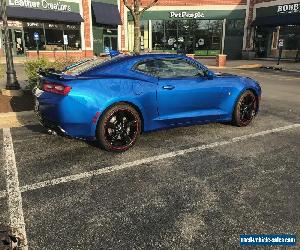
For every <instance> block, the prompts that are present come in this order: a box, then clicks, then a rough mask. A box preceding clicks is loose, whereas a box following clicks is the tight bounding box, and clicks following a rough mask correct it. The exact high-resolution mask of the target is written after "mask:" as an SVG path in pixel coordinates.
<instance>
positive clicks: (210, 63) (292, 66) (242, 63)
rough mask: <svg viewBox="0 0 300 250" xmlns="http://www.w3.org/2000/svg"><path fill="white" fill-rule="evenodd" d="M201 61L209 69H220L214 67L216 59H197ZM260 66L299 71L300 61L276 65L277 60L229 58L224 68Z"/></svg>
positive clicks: (282, 62) (281, 62) (283, 62)
mask: <svg viewBox="0 0 300 250" xmlns="http://www.w3.org/2000/svg"><path fill="white" fill-rule="evenodd" d="M198 61H200V62H201V63H203V64H204V65H206V66H207V67H208V68H211V69H220V68H219V67H216V59H215V58H211V59H199V60H198ZM260 67H275V68H281V69H282V70H283V71H291V72H300V62H294V61H280V64H279V65H277V60H270V59H268V60H260V59H256V60H229V61H227V65H226V67H225V68H228V69H230V68H260Z"/></svg>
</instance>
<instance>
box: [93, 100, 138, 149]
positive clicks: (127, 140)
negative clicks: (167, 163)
mask: <svg viewBox="0 0 300 250" xmlns="http://www.w3.org/2000/svg"><path fill="white" fill-rule="evenodd" d="M140 133H141V119H140V116H139V113H138V112H137V111H136V110H135V109H134V108H133V107H132V106H130V105H128V104H126V103H124V104H123V103H122V104H117V105H115V106H113V107H111V108H110V109H108V110H107V111H106V112H105V113H104V114H103V117H102V119H101V120H100V121H99V123H98V127H97V139H98V141H99V143H100V146H101V147H102V148H104V149H105V150H108V151H114V152H123V151H126V150H128V149H129V148H130V147H132V146H133V145H134V144H135V143H136V141H137V138H138V136H139V134H140Z"/></svg>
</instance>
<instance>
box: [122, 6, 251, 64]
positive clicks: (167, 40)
mask: <svg viewBox="0 0 300 250" xmlns="http://www.w3.org/2000/svg"><path fill="white" fill-rule="evenodd" d="M174 4H176V5H174ZM246 7H247V6H246V2H245V1H240V0H236V1H234V0H230V1H228V0H227V1H216V0H212V1H196V0H194V1H189V2H186V1H167V0H161V1H158V3H157V5H155V6H153V7H152V8H151V9H149V10H147V11H146V12H145V13H144V14H143V16H142V25H141V44H142V49H143V50H144V51H151V52H171V53H172V52H174V53H177V52H184V53H191V54H195V55H197V56H216V55H217V54H220V53H225V54H227V55H228V57H229V58H231V59H239V58H241V56H242V49H243V36H244V26H245V18H246ZM123 12H124V14H123ZM123 12H122V8H121V14H123V15H122V18H123V23H124V24H125V25H123V26H122V29H124V30H122V47H124V49H128V50H129V51H131V50H132V49H133V38H134V37H133V32H134V28H133V21H132V17H131V14H130V12H129V11H128V10H127V9H126V7H125V8H124V10H123Z"/></svg>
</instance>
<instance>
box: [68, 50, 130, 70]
mask: <svg viewBox="0 0 300 250" xmlns="http://www.w3.org/2000/svg"><path fill="white" fill-rule="evenodd" d="M123 57H124V55H119V56H116V57H113V58H90V59H85V60H81V61H78V62H75V63H73V64H72V65H70V66H67V67H66V68H65V69H64V70H63V73H64V74H67V75H80V74H82V73H85V72H87V71H90V70H93V69H94V68H97V67H103V66H106V65H109V64H110V63H112V62H116V61H118V60H120V58H123Z"/></svg>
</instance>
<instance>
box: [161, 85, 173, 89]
mask: <svg viewBox="0 0 300 250" xmlns="http://www.w3.org/2000/svg"><path fill="white" fill-rule="evenodd" d="M162 88H163V89H166V90H172V89H175V86H172V85H166V86H163V87H162Z"/></svg>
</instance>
